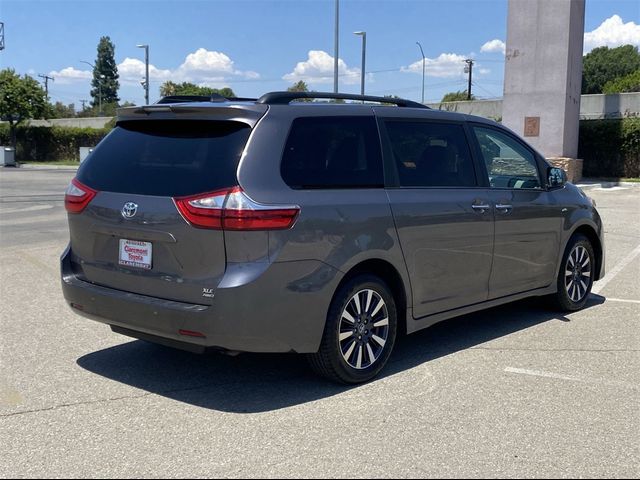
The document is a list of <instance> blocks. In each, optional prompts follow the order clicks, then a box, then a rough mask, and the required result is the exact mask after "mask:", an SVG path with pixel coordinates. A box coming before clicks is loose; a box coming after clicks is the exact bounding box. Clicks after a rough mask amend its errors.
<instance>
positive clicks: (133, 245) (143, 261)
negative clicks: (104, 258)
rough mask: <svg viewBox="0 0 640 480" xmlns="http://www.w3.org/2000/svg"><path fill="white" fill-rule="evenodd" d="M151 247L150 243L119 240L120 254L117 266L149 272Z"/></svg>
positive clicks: (151, 254) (151, 255)
mask: <svg viewBox="0 0 640 480" xmlns="http://www.w3.org/2000/svg"><path fill="white" fill-rule="evenodd" d="M152 257H153V246H152V245H151V242H140V241H138V240H127V239H124V238H121V239H120V253H119V256H118V264H120V265H123V266H125V267H133V268H141V269H143V270H151V265H152Z"/></svg>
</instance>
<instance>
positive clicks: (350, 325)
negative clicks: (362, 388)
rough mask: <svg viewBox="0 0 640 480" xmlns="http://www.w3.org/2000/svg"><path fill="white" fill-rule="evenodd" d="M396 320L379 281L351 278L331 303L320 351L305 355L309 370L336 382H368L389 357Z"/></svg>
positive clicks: (392, 303) (390, 298) (391, 301)
mask: <svg viewBox="0 0 640 480" xmlns="http://www.w3.org/2000/svg"><path fill="white" fill-rule="evenodd" d="M397 317H398V314H397V311H396V305H395V301H394V299H393V295H392V294H391V291H390V290H389V288H388V287H387V285H386V284H385V283H384V282H383V281H382V280H381V279H379V278H378V277H376V276H373V275H359V276H357V277H354V278H352V279H351V280H349V281H348V282H347V283H345V284H344V285H342V286H341V287H340V289H339V290H338V291H337V292H336V293H335V295H334V297H333V300H332V301H331V306H330V307H329V313H328V314H327V322H326V325H325V329H324V334H323V337H322V342H321V344H320V350H319V351H318V352H317V353H314V354H311V355H308V360H309V363H310V365H311V368H312V369H313V370H314V371H315V372H316V373H317V374H319V375H321V376H323V377H325V378H328V379H330V380H333V381H335V382H338V383H343V384H355V383H362V382H366V381H368V380H371V379H372V378H373V377H375V376H376V375H377V374H378V373H379V372H380V371H381V370H382V369H383V368H384V366H385V365H386V363H387V361H388V359H389V356H390V355H391V352H392V350H393V346H394V344H395V340H396V335H397V330H398V327H397V325H398V319H397Z"/></svg>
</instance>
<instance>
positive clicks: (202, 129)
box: [78, 120, 251, 197]
mask: <svg viewBox="0 0 640 480" xmlns="http://www.w3.org/2000/svg"><path fill="white" fill-rule="evenodd" d="M250 132H251V128H250V127H249V126H248V125H246V124H244V123H240V122H230V121H200V120H146V121H145V120H142V121H140V120H136V121H127V122H121V123H119V124H118V126H117V127H116V128H115V129H114V130H113V131H112V132H111V133H110V134H109V135H107V137H106V138H105V139H104V140H103V141H102V142H100V144H99V145H98V146H97V147H96V149H95V150H94V151H93V153H92V154H91V155H90V156H89V158H87V160H86V161H85V162H84V163H83V164H82V166H81V167H80V169H79V170H78V180H80V181H81V182H82V183H84V184H85V185H87V186H89V187H91V188H94V189H96V190H99V191H107V192H118V193H131V194H138V195H153V196H170V197H176V196H184V195H193V194H196V193H203V192H209V191H213V190H218V189H221V188H226V187H231V186H234V185H236V184H237V178H236V170H237V167H238V163H239V161H240V156H241V155H242V152H243V150H244V147H245V144H246V143H247V140H248V138H249V133H250Z"/></svg>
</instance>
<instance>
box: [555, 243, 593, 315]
mask: <svg viewBox="0 0 640 480" xmlns="http://www.w3.org/2000/svg"><path fill="white" fill-rule="evenodd" d="M595 260H596V257H595V254H594V251H593V246H592V245H591V242H590V241H589V239H588V238H587V237H585V236H584V235H580V234H578V235H574V236H573V237H572V238H571V239H570V240H569V243H568V245H567V248H566V250H565V252H564V255H563V256H562V263H561V264H560V271H559V272H558V279H557V287H558V291H557V292H556V293H555V294H554V295H553V296H552V299H553V301H554V304H555V306H556V307H557V308H558V309H560V310H561V311H564V312H575V311H576V310H580V309H582V308H583V307H584V305H585V304H586V303H587V300H588V298H589V294H590V293H591V287H593V278H594V275H595V272H596V269H595V266H596V262H595Z"/></svg>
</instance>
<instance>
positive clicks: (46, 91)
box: [38, 74, 56, 98]
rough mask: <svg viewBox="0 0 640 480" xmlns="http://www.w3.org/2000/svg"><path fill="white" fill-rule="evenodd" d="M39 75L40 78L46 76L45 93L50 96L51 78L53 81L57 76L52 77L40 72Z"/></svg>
mask: <svg viewBox="0 0 640 480" xmlns="http://www.w3.org/2000/svg"><path fill="white" fill-rule="evenodd" d="M38 76H39V77H40V78H44V93H45V95H46V96H47V98H49V80H51V81H52V82H55V81H56V80H55V78H53V77H50V76H49V75H40V74H38Z"/></svg>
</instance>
